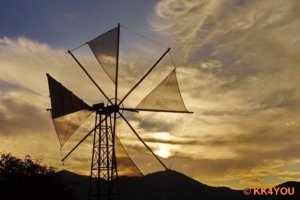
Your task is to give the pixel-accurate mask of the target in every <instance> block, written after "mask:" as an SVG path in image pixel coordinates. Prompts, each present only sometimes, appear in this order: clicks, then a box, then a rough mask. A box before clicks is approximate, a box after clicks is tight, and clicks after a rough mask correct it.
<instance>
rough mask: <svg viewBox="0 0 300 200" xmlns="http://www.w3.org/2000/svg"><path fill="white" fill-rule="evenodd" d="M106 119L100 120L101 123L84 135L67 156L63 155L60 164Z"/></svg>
mask: <svg viewBox="0 0 300 200" xmlns="http://www.w3.org/2000/svg"><path fill="white" fill-rule="evenodd" d="M105 119H106V117H105V118H104V119H102V120H101V121H100V123H99V124H97V125H96V126H95V127H94V128H93V129H92V130H90V132H88V134H86V135H85V136H84V137H83V138H82V139H81V140H80V141H79V142H78V143H77V144H76V145H75V146H74V147H73V148H72V149H71V150H70V152H69V153H68V154H67V155H65V157H63V158H62V159H61V161H62V162H64V161H65V160H66V159H67V158H68V157H69V156H70V155H71V153H73V151H74V150H75V149H77V147H78V146H79V145H80V144H81V143H82V142H84V140H85V139H86V138H87V137H88V136H90V134H91V133H92V132H94V131H95V129H97V128H98V127H99V126H100V124H101V123H102V122H103V121H104V120H105Z"/></svg>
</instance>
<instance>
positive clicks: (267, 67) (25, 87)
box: [0, 0, 300, 189]
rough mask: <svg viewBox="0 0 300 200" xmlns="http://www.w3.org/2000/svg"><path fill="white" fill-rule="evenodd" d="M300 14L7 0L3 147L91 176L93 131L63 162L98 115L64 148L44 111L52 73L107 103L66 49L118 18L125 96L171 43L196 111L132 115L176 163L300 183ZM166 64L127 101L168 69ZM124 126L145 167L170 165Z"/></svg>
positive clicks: (231, 0) (0, 54)
mask: <svg viewBox="0 0 300 200" xmlns="http://www.w3.org/2000/svg"><path fill="white" fill-rule="evenodd" d="M299 9H300V2H299V1H297V0H287V1H275V0H265V1H258V0H257V1H248V0H228V1H227V0H226V1H225V0H186V1H182V0H161V1H159V0H147V1H140V0H130V1H117V0H112V1H103V0H91V1H80V0H62V1H50V0H43V1H40V0H27V1H18V0H9V1H8V0H7V1H1V7H0V152H10V153H12V154H13V155H16V156H20V157H24V156H25V155H27V154H29V155H32V156H33V157H43V158H44V162H45V163H46V164H51V165H53V166H55V167H57V168H59V169H67V170H72V171H75V172H78V173H81V174H88V173H89V166H90V157H91V155H90V154H91V138H89V139H88V140H87V141H86V142H85V143H83V144H82V145H81V147H80V148H78V149H77V151H76V152H74V154H73V155H72V156H71V157H70V158H69V159H68V160H66V162H65V163H64V165H62V164H61V162H60V160H61V156H62V155H65V154H66V153H67V152H68V150H70V148H72V147H73V146H74V145H75V144H76V143H77V141H79V140H80V138H81V137H82V136H83V135H85V133H86V131H87V130H88V129H87V128H88V126H90V124H92V123H93V118H92V117H91V119H90V122H87V123H86V124H85V127H83V128H81V129H79V130H78V132H77V133H75V134H74V135H73V137H72V138H71V140H70V141H69V142H68V143H67V144H66V145H65V146H64V147H63V148H62V149H61V151H60V145H59V141H58V139H57V136H56V134H55V129H54V126H53V123H52V121H51V117H50V113H49V112H48V111H46V109H47V108H50V99H49V89H48V85H47V79H46V73H50V74H51V75H53V77H55V78H56V79H57V80H58V81H60V82H62V83H63V84H64V85H65V86H66V87H67V88H69V89H70V90H72V91H73V92H74V93H75V94H77V95H78V96H80V97H81V98H82V99H84V100H86V102H88V103H90V104H93V103H98V102H99V101H101V100H104V99H103V97H102V96H101V95H100V94H99V95H98V92H97V90H96V88H95V87H93V85H91V83H90V82H89V80H88V79H87V78H86V76H85V75H84V73H83V72H82V71H81V70H80V68H79V67H78V66H77V65H76V63H74V61H72V60H71V59H70V58H69V56H68V55H67V54H66V53H65V52H66V51H67V50H68V49H73V48H75V47H77V46H79V45H81V44H83V43H84V42H86V41H89V40H91V39H93V38H95V37H96V36H97V35H99V34H101V33H103V32H105V31H107V30H109V29H112V28H114V27H116V26H117V24H118V23H121V25H123V26H124V27H122V28H121V47H120V51H121V54H120V55H121V61H120V76H121V77H120V81H123V83H122V87H121V91H120V95H121V96H122V95H124V94H125V92H126V91H127V90H128V89H129V88H130V86H132V85H133V84H134V83H135V82H136V81H137V80H139V78H140V77H141V76H142V74H143V73H145V71H147V69H149V67H150V66H151V63H152V64H153V63H154V62H155V61H156V60H157V59H158V58H159V57H160V55H161V54H162V53H163V52H164V51H165V50H166V49H167V48H168V47H171V48H172V50H171V53H172V57H173V60H174V62H175V65H176V67H177V78H178V81H179V85H180V89H181V91H182V96H183V98H184V101H185V104H186V106H187V108H188V109H189V110H191V111H193V112H194V114H162V113H155V114H152V113H139V114H131V113H130V114H128V115H127V117H128V119H129V120H130V122H131V123H132V124H133V125H134V127H135V128H136V130H137V131H138V132H139V133H140V135H141V137H142V138H144V139H145V141H146V143H147V144H149V146H151V147H152V148H153V150H154V151H155V152H156V153H157V154H158V155H160V156H161V157H163V160H164V161H165V162H166V164H167V166H169V167H170V168H171V169H174V170H177V171H180V172H182V173H184V174H186V175H188V176H191V177H193V178H194V179H196V180H199V181H200V182H203V183H205V184H209V185H214V186H215V185H218V186H228V187H231V188H236V189H237V188H238V189H240V188H244V187H248V186H252V187H259V186H270V185H275V184H278V183H282V182H284V181H287V180H296V181H300V158H299V154H300V115H299V113H300V84H299V77H300V66H299V65H300V56H299V54H300V13H299ZM126 27H127V28H129V29H130V30H134V31H135V32H137V33H139V34H142V35H144V36H145V37H146V38H150V39H151V41H150V40H147V39H145V38H142V37H140V36H138V35H136V34H133V33H131V32H130V31H128V29H127V28H126ZM123 33H124V34H123ZM122 34H123V35H122ZM153 41H155V42H153ZM80 51H81V50H78V52H75V53H77V55H78V58H79V59H81V61H82V62H83V64H86V65H90V66H91V67H89V66H87V69H88V70H89V71H90V72H91V73H92V74H93V76H94V77H95V78H96V80H97V82H98V83H99V85H101V87H103V88H104V90H105V91H106V92H107V93H108V94H109V95H111V94H112V92H111V91H112V89H113V85H112V83H111V82H110V80H109V79H108V78H107V77H106V75H105V73H104V72H103V70H102V69H101V68H100V67H99V68H93V67H92V66H93V63H92V61H91V60H90V57H89V56H87V55H86V54H85V53H86V51H85V50H84V49H83V50H82V51H81V52H80ZM168 59H169V57H168V58H166V60H164V61H163V62H162V63H161V65H160V66H158V68H157V69H156V70H154V72H153V74H152V75H151V76H149V77H148V79H147V80H145V82H144V83H143V84H142V85H141V86H140V87H139V88H137V90H136V91H135V93H134V94H132V96H131V97H130V98H128V99H127V101H126V102H125V105H126V106H127V107H134V106H136V105H137V104H138V103H139V101H140V100H141V99H142V98H143V97H144V96H145V95H147V93H148V92H149V91H151V90H152V89H153V87H155V85H156V84H157V83H159V82H160V81H161V80H163V78H164V77H165V76H166V75H167V74H168V73H169V72H170V70H171V67H170V66H171V62H170V60H168ZM122 67H123V68H122ZM89 123H90V124H89ZM118 130H120V138H121V139H122V138H123V140H124V143H128V147H129V148H130V149H129V150H128V151H130V152H133V154H136V155H133V157H135V158H133V159H134V160H135V161H136V164H137V165H138V166H139V167H141V170H142V171H143V172H144V173H149V172H153V171H155V170H162V168H159V167H158V166H155V164H154V162H155V161H152V160H151V159H150V158H149V159H148V158H143V157H142V156H141V154H140V155H137V153H134V150H140V146H139V144H138V143H136V142H135V141H134V139H135V136H134V135H133V134H132V133H131V132H130V130H129V129H128V128H126V126H125V125H124V123H120V124H119V127H118ZM121 134H123V135H121ZM130 142H131V144H129V143H130ZM140 152H141V151H138V153H140Z"/></svg>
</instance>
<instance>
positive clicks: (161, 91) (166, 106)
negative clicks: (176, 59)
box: [136, 69, 188, 111]
mask: <svg viewBox="0 0 300 200" xmlns="http://www.w3.org/2000/svg"><path fill="white" fill-rule="evenodd" d="M136 108H137V109H153V110H165V111H188V110H187V109H186V107H185V105H184V102H183V99H182V96H181V93H180V89H179V86H178V82H177V78H176V71H175V69H174V70H173V71H172V72H171V73H170V74H169V75H168V76H167V77H166V78H165V79H164V80H163V81H162V82H161V83H160V84H158V86H157V87H156V88H154V89H153V90H152V91H151V92H150V93H149V94H148V95H147V96H146V97H145V98H144V99H143V100H142V101H141V102H140V103H139V104H138V105H137V107H136Z"/></svg>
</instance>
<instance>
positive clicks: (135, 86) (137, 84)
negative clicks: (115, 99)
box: [119, 48, 171, 105]
mask: <svg viewBox="0 0 300 200" xmlns="http://www.w3.org/2000/svg"><path fill="white" fill-rule="evenodd" d="M170 50H171V48H168V49H167V51H165V53H163V55H162V56H161V57H160V58H159V59H158V60H157V61H156V62H155V63H154V65H153V66H152V67H151V68H150V69H149V70H148V72H147V73H146V74H145V75H144V76H143V77H142V78H141V79H140V80H139V81H138V82H137V83H136V84H135V85H134V86H133V87H132V88H131V90H129V91H128V92H127V94H126V95H125V96H124V97H123V99H122V100H121V101H120V103H119V105H120V104H121V103H123V101H124V100H125V99H126V98H127V97H128V96H129V94H131V92H132V91H133V90H135V88H137V86H139V85H140V83H141V82H142V81H143V80H144V79H145V78H146V77H147V76H148V75H149V74H150V72H151V71H152V70H153V69H154V68H155V67H156V66H157V65H158V63H159V62H160V61H161V60H162V59H163V58H164V57H165V55H166V54H167V53H168V52H169V51H170Z"/></svg>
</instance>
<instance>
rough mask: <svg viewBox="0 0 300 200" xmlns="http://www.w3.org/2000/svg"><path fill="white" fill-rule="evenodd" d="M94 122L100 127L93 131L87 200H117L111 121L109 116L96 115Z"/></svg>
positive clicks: (116, 177)
mask: <svg viewBox="0 0 300 200" xmlns="http://www.w3.org/2000/svg"><path fill="white" fill-rule="evenodd" d="M103 119H104V121H102V120H103ZM95 121H96V123H95V126H96V127H97V125H98V124H99V123H100V126H99V127H98V128H96V129H95V131H94V141H93V152H92V163H91V176H90V186H89V200H118V199H119V197H120V193H119V183H118V173H117V163H116V157H115V150H114V147H115V145H114V141H115V140H114V137H115V136H114V130H113V127H114V126H113V124H112V121H113V120H112V117H111V116H110V115H105V114H96V120H95ZM101 121H102V122H101Z"/></svg>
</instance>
